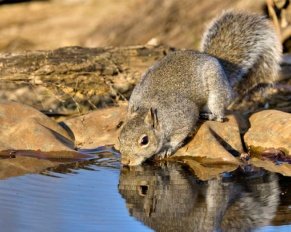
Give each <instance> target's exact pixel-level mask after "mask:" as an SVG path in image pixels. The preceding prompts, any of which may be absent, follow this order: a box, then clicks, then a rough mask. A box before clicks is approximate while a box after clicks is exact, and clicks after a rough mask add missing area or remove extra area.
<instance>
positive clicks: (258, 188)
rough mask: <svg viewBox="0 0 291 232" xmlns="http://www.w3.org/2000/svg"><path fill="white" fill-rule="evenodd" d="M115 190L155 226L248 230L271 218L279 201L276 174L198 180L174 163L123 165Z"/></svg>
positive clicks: (163, 228)
mask: <svg viewBox="0 0 291 232" xmlns="http://www.w3.org/2000/svg"><path fill="white" fill-rule="evenodd" d="M119 192H120V194H121V195H122V196H123V198H125V200H126V203H127V207H128V210H129V212H130V214H131V215H132V216H134V217H136V218H137V219H138V220H140V221H142V222H143V223H144V224H145V225H147V226H149V227H150V228H152V229H154V230H155V231H216V230H218V231H220V230H221V231H250V230H251V229H254V228H256V227H259V226H262V225H266V224H268V223H269V222H270V220H271V219H272V218H273V217H274V214H275V212H276V208H277V205H278V200H279V189H278V181H277V176H276V175H273V174H266V173H264V174H262V175H258V177H257V178H253V177H252V178H247V177H240V178H238V179H235V178H234V179H232V180H227V181H226V180H222V179H214V180H211V181H208V182H202V181H199V180H197V179H196V178H195V177H194V176H192V175H191V174H190V173H189V172H188V171H186V170H184V169H183V168H182V167H181V166H179V165H177V164H176V165H175V164H167V165H165V166H163V167H157V166H154V167H153V166H139V167H134V168H131V169H127V168H123V169H122V170H121V174H120V180H119Z"/></svg>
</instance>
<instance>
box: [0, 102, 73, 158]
mask: <svg viewBox="0 0 291 232" xmlns="http://www.w3.org/2000/svg"><path fill="white" fill-rule="evenodd" d="M0 141H1V142H0V151H3V150H9V149H13V150H41V151H46V152H47V151H73V149H74V140H73V138H71V137H70V136H69V135H68V133H67V131H66V130H65V129H63V128H62V127H61V126H60V125H58V124H57V123H56V122H55V121H53V120H52V119H50V118H48V117H47V116H46V115H44V114H42V113H41V112H39V111H37V110H35V109H33V108H32V107H29V106H26V105H22V104H19V103H14V102H6V103H0ZM51 157H54V153H52V154H51ZM56 157H59V155H56Z"/></svg>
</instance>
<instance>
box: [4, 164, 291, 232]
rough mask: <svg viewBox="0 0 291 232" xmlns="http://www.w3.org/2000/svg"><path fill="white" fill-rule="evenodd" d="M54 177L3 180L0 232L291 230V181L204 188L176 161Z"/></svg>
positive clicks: (246, 180) (216, 183)
mask: <svg viewBox="0 0 291 232" xmlns="http://www.w3.org/2000/svg"><path fill="white" fill-rule="evenodd" d="M111 164H112V163H111ZM57 171H58V172H56V171H50V172H46V173H45V174H42V175H40V174H33V175H25V176H20V177H15V178H10V179H6V180H1V181H0V228H1V231H5V232H26V231H27V232H34V231H37V232H55V231H56V232H58V231H62V232H63V231H69V232H83V231H84V232H87V231H153V230H157V231H205V230H208V231H209V230H210V231H214V230H215V229H218V228H220V227H221V225H222V227H223V228H224V229H226V230H229V229H230V228H233V227H234V228H240V229H239V230H233V231H243V229H246V230H248V229H252V230H254V229H255V228H256V229H257V230H256V231H260V232H263V231H264V232H267V231H291V226H290V224H291V222H290V221H288V220H289V219H290V218H291V199H290V185H289V183H290V179H289V178H282V177H280V176H278V175H276V174H272V173H266V172H263V171H260V172H258V173H254V174H252V175H245V176H242V175H241V174H239V173H233V174H230V175H225V177H224V178H223V179H214V180H211V181H209V182H204V181H200V180H198V179H197V178H195V176H194V175H193V174H192V173H191V172H190V171H189V170H187V168H185V167H182V166H180V165H178V164H173V163H168V164H161V165H144V166H142V167H137V168H133V169H128V168H123V169H122V170H121V171H120V169H119V166H118V164H117V163H116V164H115V165H111V167H103V166H100V163H96V162H95V164H87V165H86V166H84V167H82V168H80V169H77V170H72V169H67V170H66V168H65V167H63V168H62V169H57ZM59 172H62V173H59ZM221 222H222V223H221Z"/></svg>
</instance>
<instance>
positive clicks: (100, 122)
mask: <svg viewBox="0 0 291 232" xmlns="http://www.w3.org/2000/svg"><path fill="white" fill-rule="evenodd" d="M126 109H127V107H126V106H121V107H111V108H105V109H102V110H96V111H93V112H90V113H88V114H85V115H83V116H79V117H75V118H71V119H68V120H65V121H64V123H65V124H66V125H67V126H68V127H69V128H70V130H71V131H72V132H73V134H74V137H75V143H76V145H77V146H78V147H81V148H94V147H98V146H104V145H114V146H115V147H116V148H118V135H119V132H120V128H121V126H122V124H123V123H124V120H125V117H126Z"/></svg>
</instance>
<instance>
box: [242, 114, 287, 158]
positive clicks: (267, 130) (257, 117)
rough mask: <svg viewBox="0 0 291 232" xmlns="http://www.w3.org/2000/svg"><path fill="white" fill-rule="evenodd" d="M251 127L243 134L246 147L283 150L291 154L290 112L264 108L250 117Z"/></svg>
mask: <svg viewBox="0 0 291 232" xmlns="http://www.w3.org/2000/svg"><path fill="white" fill-rule="evenodd" d="M250 124H251V127H250V129H249V130H248V132H247V133H246V134H245V136H244V141H245V143H246V145H247V147H249V148H252V149H257V150H258V149H259V150H264V149H265V150H267V149H271V148H275V149H280V150H283V151H284V152H285V153H286V155H288V154H289V155H290V154H291V114H290V113H286V112H281V111H277V110H264V111H260V112H258V113H255V114H253V115H252V116H251V117H250Z"/></svg>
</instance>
